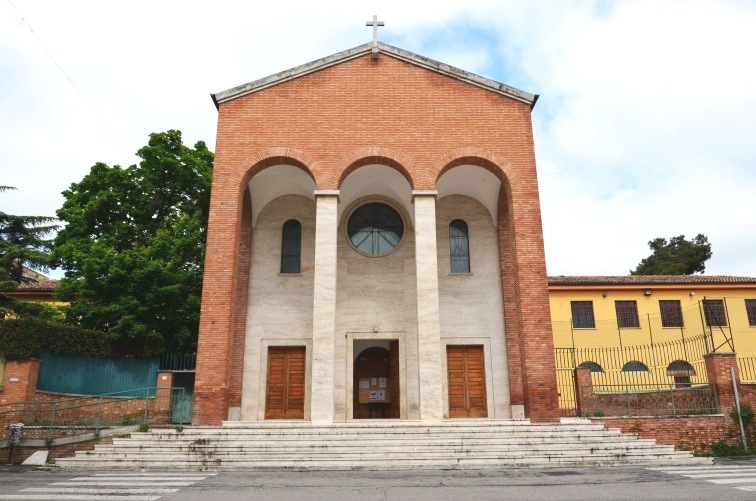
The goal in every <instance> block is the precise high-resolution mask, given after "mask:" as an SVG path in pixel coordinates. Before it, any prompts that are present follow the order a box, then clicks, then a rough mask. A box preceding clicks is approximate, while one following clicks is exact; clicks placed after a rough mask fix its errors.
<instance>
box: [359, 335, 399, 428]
mask: <svg viewBox="0 0 756 501" xmlns="http://www.w3.org/2000/svg"><path fill="white" fill-rule="evenodd" d="M360 381H362V383H363V385H371V383H373V382H375V383H377V386H376V385H373V386H370V387H369V388H372V389H373V390H374V391H375V392H377V393H378V395H379V396H380V397H381V398H385V402H384V401H381V400H380V399H378V400H376V401H372V402H370V401H366V400H365V399H364V398H363V399H361V398H360V394H361V393H362V396H363V397H364V396H365V393H366V391H368V393H369V388H362V392H360V389H361V388H360ZM382 383H385V385H383V386H382ZM353 397H354V400H353V409H354V412H353V418H354V419H388V418H394V419H399V417H400V416H401V413H400V406H399V397H400V395H399V341H398V340H393V341H391V342H390V343H389V349H388V350H387V349H386V348H382V347H378V346H374V347H371V348H367V349H365V350H363V351H361V352H360V354H359V355H357V358H356V359H355V360H354V387H353Z"/></svg>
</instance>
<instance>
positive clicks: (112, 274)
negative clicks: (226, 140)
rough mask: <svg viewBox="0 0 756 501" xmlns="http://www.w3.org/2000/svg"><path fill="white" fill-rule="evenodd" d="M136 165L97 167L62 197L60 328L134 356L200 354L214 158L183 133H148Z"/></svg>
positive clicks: (58, 254)
mask: <svg viewBox="0 0 756 501" xmlns="http://www.w3.org/2000/svg"><path fill="white" fill-rule="evenodd" d="M137 155H138V156H139V157H140V158H141V159H142V161H141V162H140V163H139V165H138V166H137V165H132V166H130V167H128V168H121V167H120V166H118V165H115V166H113V167H110V166H108V165H106V164H104V163H97V164H95V165H94V166H93V167H92V169H91V170H90V172H89V173H88V174H87V175H86V176H84V178H83V179H82V180H81V181H80V182H79V183H74V184H72V185H71V187H70V189H68V190H66V191H65V192H63V195H64V197H65V198H66V201H65V202H64V204H63V207H62V208H61V209H60V210H58V212H57V214H58V218H60V219H61V220H62V221H65V222H66V223H67V225H66V227H65V228H64V229H62V230H61V231H60V232H59V233H58V235H57V237H56V239H55V250H54V253H53V257H54V263H55V264H56V265H59V266H60V267H62V268H63V269H64V270H65V272H66V273H65V277H64V278H63V279H62V280H61V284H60V286H59V287H58V297H60V298H61V299H64V300H66V301H70V303H71V304H70V306H69V308H68V310H67V313H66V321H67V322H69V323H73V324H76V325H79V326H81V327H84V328H87V329H95V330H100V331H105V332H108V333H110V334H111V335H113V336H114V337H115V338H116V339H118V340H119V342H121V343H123V344H124V346H129V347H130V349H129V351H130V352H131V354H133V355H144V356H149V355H153V354H157V353H160V352H162V351H164V350H166V349H168V350H181V351H185V350H190V349H192V348H194V347H195V346H196V338H197V329H198V325H199V306H200V294H201V288H202V268H203V260H204V247H205V234H206V229H207V218H208V210H209V202H210V180H211V173H212V165H213V153H212V152H211V151H209V150H208V149H207V146H206V145H205V143H204V142H202V141H200V142H198V143H196V144H195V146H194V148H189V147H188V146H185V145H184V144H183V143H182V140H181V132H180V131H176V130H169V131H167V132H162V133H155V134H150V139H149V142H148V144H147V146H145V147H143V148H142V149H140V150H139V151H138V152H137Z"/></svg>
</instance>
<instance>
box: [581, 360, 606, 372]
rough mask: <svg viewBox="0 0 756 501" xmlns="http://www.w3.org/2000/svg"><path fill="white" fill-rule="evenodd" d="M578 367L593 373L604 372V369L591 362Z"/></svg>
mask: <svg viewBox="0 0 756 501" xmlns="http://www.w3.org/2000/svg"><path fill="white" fill-rule="evenodd" d="M578 367H584V368H586V369H590V370H591V372H604V369H603V368H602V367H601V366H600V365H599V364H597V363H596V362H591V361H590V360H589V361H587V362H583V363H582V364H580V365H578Z"/></svg>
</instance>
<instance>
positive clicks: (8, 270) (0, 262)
mask: <svg viewBox="0 0 756 501" xmlns="http://www.w3.org/2000/svg"><path fill="white" fill-rule="evenodd" d="M14 189H15V188H13V187H10V186H0V192H4V191H8V190H14ZM54 221H55V218H54V217H46V216H14V215H12V214H6V213H5V212H1V211H0V314H2V316H4V315H6V314H9V313H10V314H12V315H14V316H27V317H28V316H35V315H43V316H47V315H50V314H51V310H50V308H49V307H45V306H44V305H33V304H28V303H22V302H21V301H18V300H17V299H15V298H13V297H11V296H9V295H7V294H3V291H10V290H14V289H16V288H17V287H18V286H19V284H22V283H28V282H33V281H34V280H35V279H34V278H32V277H31V276H28V274H26V273H24V269H25V268H30V269H34V270H38V271H46V270H47V268H48V265H49V262H50V250H51V247H52V240H51V239H49V238H48V236H50V235H51V234H52V233H53V232H54V231H55V230H56V229H57V228H58V227H57V226H56V225H54V224H52V223H53V222H54Z"/></svg>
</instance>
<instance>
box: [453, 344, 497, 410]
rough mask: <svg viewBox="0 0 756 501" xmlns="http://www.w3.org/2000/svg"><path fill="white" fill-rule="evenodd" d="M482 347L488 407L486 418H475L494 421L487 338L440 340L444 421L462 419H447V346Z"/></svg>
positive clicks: (491, 376)
mask: <svg viewBox="0 0 756 501" xmlns="http://www.w3.org/2000/svg"><path fill="white" fill-rule="evenodd" d="M449 345H451V346H473V345H475V346H483V361H484V364H485V367H484V369H485V374H486V405H487V406H488V409H487V412H488V417H484V418H475V419H476V420H481V419H496V418H497V416H496V412H495V410H494V409H495V407H494V403H495V402H496V400H495V399H494V391H493V389H494V388H493V364H492V360H491V339H490V338H487V337H449V338H442V339H441V350H442V352H443V356H442V357H441V370H442V371H443V377H442V378H441V380H442V381H443V382H442V389H441V391H442V393H443V405H444V419H462V418H450V417H449V367H448V366H449V355H448V353H447V350H446V347H447V346H449Z"/></svg>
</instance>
